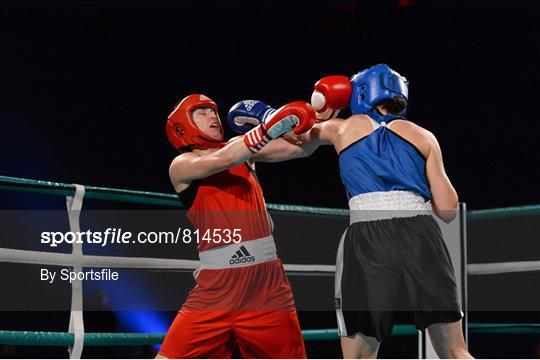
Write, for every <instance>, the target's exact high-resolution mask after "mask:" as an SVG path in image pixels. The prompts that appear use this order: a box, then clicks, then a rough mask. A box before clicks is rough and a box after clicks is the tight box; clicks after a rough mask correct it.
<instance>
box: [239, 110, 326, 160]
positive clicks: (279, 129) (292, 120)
mask: <svg viewBox="0 0 540 360" xmlns="http://www.w3.org/2000/svg"><path fill="white" fill-rule="evenodd" d="M315 118H316V115H315V110H313V108H312V107H311V106H310V105H309V104H308V103H306V102H304V101H295V102H292V103H290V104H287V105H284V106H282V107H280V108H279V109H277V110H275V111H273V112H272V113H270V114H269V115H268V116H266V117H265V118H264V119H263V120H262V122H261V124H260V125H259V126H257V127H255V128H253V129H252V130H250V131H249V132H247V133H246V134H245V135H244V142H245V143H246V145H247V147H248V148H249V150H250V151H251V152H252V153H256V152H258V151H259V150H261V149H262V148H263V146H264V145H266V144H268V143H269V142H270V141H271V140H273V139H276V138H278V137H280V136H282V135H284V134H286V133H288V132H289V131H291V130H293V131H294V133H295V134H302V133H304V132H306V131H308V130H309V129H311V127H312V126H313V124H314V123H315Z"/></svg>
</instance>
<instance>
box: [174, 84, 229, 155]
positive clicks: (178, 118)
mask: <svg viewBox="0 0 540 360" xmlns="http://www.w3.org/2000/svg"><path fill="white" fill-rule="evenodd" d="M201 107H209V108H212V109H214V111H215V112H216V114H218V107H217V104H216V103H215V102H213V101H212V100H211V99H210V98H209V97H207V96H205V95H202V94H193V95H189V96H187V97H185V98H184V99H182V101H180V104H178V106H177V107H176V109H174V110H173V112H172V113H171V114H170V115H169V117H168V119H167V126H166V130H167V137H168V138H169V142H170V143H171V145H172V146H173V147H174V148H175V149H176V150H179V149H181V148H183V147H186V146H189V145H198V146H201V147H204V148H217V147H221V146H223V128H221V138H220V139H213V138H211V137H210V136H208V134H207V133H205V132H204V131H202V130H201V129H199V128H198V127H197V125H196V124H195V122H194V121H193V118H192V116H191V114H192V112H193V111H194V110H195V109H197V108H201ZM218 120H219V123H220V126H221V120H220V119H219V115H218Z"/></svg>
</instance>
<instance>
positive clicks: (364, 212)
mask: <svg viewBox="0 0 540 360" xmlns="http://www.w3.org/2000/svg"><path fill="white" fill-rule="evenodd" d="M349 209H350V210H351V224H352V223H355V222H359V221H374V220H384V219H392V218H403V217H413V216H416V215H421V214H426V215H429V214H431V211H432V208H431V203H430V202H426V201H424V198H423V197H421V196H419V195H416V194H414V193H412V192H410V191H384V192H371V193H367V194H360V195H356V196H354V197H352V198H351V199H350V200H349Z"/></svg>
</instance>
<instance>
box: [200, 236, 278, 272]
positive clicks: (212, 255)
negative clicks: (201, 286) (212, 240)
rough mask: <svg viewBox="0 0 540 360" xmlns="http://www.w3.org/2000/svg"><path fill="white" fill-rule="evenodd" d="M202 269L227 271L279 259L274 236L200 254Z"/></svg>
mask: <svg viewBox="0 0 540 360" xmlns="http://www.w3.org/2000/svg"><path fill="white" fill-rule="evenodd" d="M199 259H201V269H226V268H235V267H242V266H250V265H255V264H260V263H262V262H265V261H269V260H274V259H277V253H276V244H275V243H274V238H273V237H272V235H270V236H267V237H265V238H261V239H257V240H250V241H246V242H240V243H238V244H229V245H225V246H220V247H217V248H213V249H210V250H205V251H201V252H199Z"/></svg>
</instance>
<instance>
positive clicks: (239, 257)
mask: <svg viewBox="0 0 540 360" xmlns="http://www.w3.org/2000/svg"><path fill="white" fill-rule="evenodd" d="M253 261H255V256H252V255H251V254H250V253H249V251H247V249H246V247H245V246H244V245H242V246H241V247H240V249H238V250H237V251H236V253H235V254H234V255H233V256H231V260H229V264H231V265H235V264H244V263H247V262H253Z"/></svg>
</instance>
